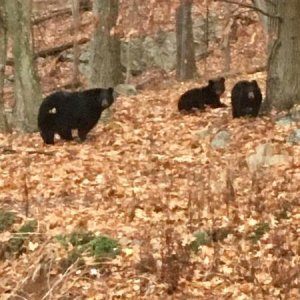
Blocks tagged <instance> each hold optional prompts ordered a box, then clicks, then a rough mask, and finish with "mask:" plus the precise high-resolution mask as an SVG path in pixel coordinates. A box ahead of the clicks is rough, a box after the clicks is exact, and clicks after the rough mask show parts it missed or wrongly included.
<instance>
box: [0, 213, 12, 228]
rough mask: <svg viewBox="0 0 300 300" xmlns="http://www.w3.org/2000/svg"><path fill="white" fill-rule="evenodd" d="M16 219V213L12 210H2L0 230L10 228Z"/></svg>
mask: <svg viewBox="0 0 300 300" xmlns="http://www.w3.org/2000/svg"><path fill="white" fill-rule="evenodd" d="M14 221H15V214H14V213H13V212H11V211H3V210H0V232H3V231H5V230H6V229H8V228H9V227H10V226H11V225H12V224H13V223H14Z"/></svg>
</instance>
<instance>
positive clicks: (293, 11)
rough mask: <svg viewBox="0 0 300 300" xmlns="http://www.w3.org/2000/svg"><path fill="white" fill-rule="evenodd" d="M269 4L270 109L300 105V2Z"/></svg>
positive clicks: (273, 2) (268, 101)
mask: <svg viewBox="0 0 300 300" xmlns="http://www.w3.org/2000/svg"><path fill="white" fill-rule="evenodd" d="M267 2H268V13H269V14H272V15H273V16H274V17H269V22H268V33H269V43H270V46H269V57H268V66H267V67H268V74H267V93H266V96H267V99H266V107H267V108H271V107H275V108H276V109H279V110H282V109H290V108H291V107H292V106H293V105H294V104H299V103H300V55H299V54H300V31H299V26H300V1H298V0H289V1H279V0H273V1H272V2H271V3H269V1H267Z"/></svg>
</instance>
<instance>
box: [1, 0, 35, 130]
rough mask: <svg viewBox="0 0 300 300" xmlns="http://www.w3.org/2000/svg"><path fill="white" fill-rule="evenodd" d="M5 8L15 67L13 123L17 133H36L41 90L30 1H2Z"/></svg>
mask: <svg viewBox="0 0 300 300" xmlns="http://www.w3.org/2000/svg"><path fill="white" fill-rule="evenodd" d="M5 5H6V12H7V18H8V33H9V35H10V37H11V39H12V48H13V49H12V50H13V57H14V63H15V70H14V73H15V87H14V91H15V100H16V103H15V107H14V121H13V122H14V125H15V127H16V128H17V129H18V130H21V131H26V132H32V131H36V129H37V115H38V109H39V104H40V102H41V90H40V86H39V82H38V79H37V74H36V70H35V68H34V61H33V49H32V43H31V0H22V1H20V0H9V1H5Z"/></svg>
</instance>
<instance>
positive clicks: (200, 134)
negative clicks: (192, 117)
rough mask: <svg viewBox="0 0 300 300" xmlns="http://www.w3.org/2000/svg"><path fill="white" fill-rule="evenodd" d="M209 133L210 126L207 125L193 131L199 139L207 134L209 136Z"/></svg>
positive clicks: (210, 130) (210, 131)
mask: <svg viewBox="0 0 300 300" xmlns="http://www.w3.org/2000/svg"><path fill="white" fill-rule="evenodd" d="M211 133H212V127H211V126H208V127H205V128H202V129H200V130H198V131H197V132H196V133H195V135H196V137H198V138H200V139H204V138H206V137H207V136H209V135H210V134H211Z"/></svg>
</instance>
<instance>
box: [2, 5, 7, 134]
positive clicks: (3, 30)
mask: <svg viewBox="0 0 300 300" xmlns="http://www.w3.org/2000/svg"><path fill="white" fill-rule="evenodd" d="M6 47H7V39H6V20H5V11H4V0H0V132H6V131H7V129H8V128H7V122H6V118H5V113H4V99H3V88H4V72H5V63H6Z"/></svg>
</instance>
